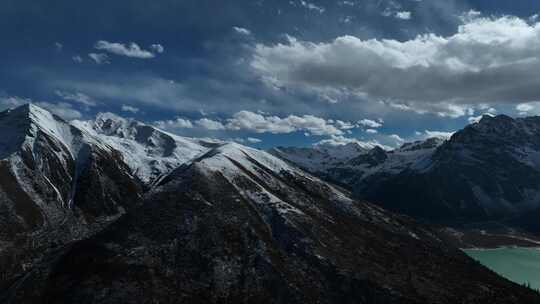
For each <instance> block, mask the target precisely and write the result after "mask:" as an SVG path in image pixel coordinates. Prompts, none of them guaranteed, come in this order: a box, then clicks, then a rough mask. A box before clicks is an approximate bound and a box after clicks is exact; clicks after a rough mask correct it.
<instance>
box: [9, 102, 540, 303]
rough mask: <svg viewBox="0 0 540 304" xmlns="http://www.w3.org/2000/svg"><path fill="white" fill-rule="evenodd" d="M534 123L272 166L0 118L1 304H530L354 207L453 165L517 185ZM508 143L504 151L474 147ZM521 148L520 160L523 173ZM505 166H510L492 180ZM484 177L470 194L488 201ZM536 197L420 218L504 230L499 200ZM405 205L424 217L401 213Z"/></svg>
mask: <svg viewBox="0 0 540 304" xmlns="http://www.w3.org/2000/svg"><path fill="white" fill-rule="evenodd" d="M499 120H502V121H503V122H504V123H507V124H508V125H510V126H513V127H515V132H512V135H513V136H521V137H520V138H519V140H516V141H514V137H513V136H512V137H510V135H507V136H508V137H503V135H504V134H506V132H508V128H509V126H507V125H504V126H502V127H500V129H499V131H495V130H492V129H491V128H493V129H497V128H499V127H498V126H499V123H498V121H499ZM535 123H536V120H535V119H531V120H528V119H523V120H513V119H511V118H508V119H507V118H506V117H497V118H493V119H483V120H482V121H481V122H480V123H479V124H478V125H472V126H470V127H468V128H466V129H465V130H463V131H462V132H464V134H460V132H458V133H457V134H456V135H454V136H453V137H452V139H451V140H449V141H446V142H443V141H440V140H428V141H426V142H417V143H413V144H409V145H404V146H403V147H401V148H400V149H398V150H396V151H385V150H383V149H381V148H378V147H376V148H373V149H368V147H361V146H354V145H351V146H347V147H345V148H343V147H342V148H340V149H339V150H340V153H337V152H332V149H331V148H330V147H327V148H325V149H322V148H317V149H316V150H309V149H304V150H295V149H291V148H288V149H281V148H280V149H275V150H272V151H270V152H271V153H268V152H265V151H261V150H257V149H253V148H249V147H245V146H242V145H239V144H234V143H226V142H220V141H213V140H201V139H193V138H185V137H179V136H176V135H173V134H169V133H167V132H164V131H161V130H159V129H157V128H155V127H152V126H150V125H146V124H144V123H141V122H137V121H134V120H130V119H124V118H121V117H118V116H115V115H113V114H100V115H98V117H97V118H96V119H95V120H94V121H74V122H67V121H64V120H63V119H61V118H60V117H57V116H55V115H53V114H51V113H49V112H48V111H46V110H44V109H42V108H40V107H37V106H35V105H31V104H29V105H25V106H22V107H19V108H16V109H12V110H7V111H4V112H1V113H0V130H1V132H2V136H1V137H0V159H1V160H0V225H1V226H0V228H1V229H0V270H1V273H0V301H1V302H2V303H119V302H120V303H238V302H242V303H254V302H260V303H538V301H539V300H540V297H539V296H538V293H536V292H534V291H532V290H530V289H527V288H525V287H521V286H519V285H516V284H514V283H512V282H510V281H508V280H506V279H503V278H501V277H499V276H498V275H496V274H495V273H493V272H491V271H490V270H488V269H486V268H484V267H483V266H481V265H480V264H479V263H477V262H475V261H473V260H472V259H470V258H468V257H467V256H466V255H465V254H464V253H463V252H461V251H460V250H459V249H457V248H455V247H454V246H453V245H451V244H448V243H447V242H445V241H444V238H443V237H442V236H441V235H440V234H439V233H438V232H437V231H436V230H433V229H432V228H430V227H429V226H427V225H424V224H420V223H418V222H417V221H415V220H413V219H412V218H410V217H407V216H403V215H398V214H394V213H392V212H389V211H386V210H385V209H382V208H381V207H379V206H377V205H374V204H372V203H369V202H367V201H366V200H363V199H359V197H361V196H362V195H365V196H366V197H373V198H381V197H382V198H384V200H383V199H381V200H380V201H383V202H386V203H384V204H383V205H384V206H388V207H390V208H391V209H398V210H399V208H392V207H393V206H405V205H406V201H404V199H403V197H405V196H403V197H402V196H398V195H397V194H399V193H402V192H403V191H405V192H403V193H407V192H406V190H402V189H408V187H410V186H409V185H407V184H406V185H405V186H404V187H403V188H399V187H396V188H394V187H395V185H394V184H395V183H397V182H395V179H396V178H397V177H399V176H401V175H402V174H403V176H407V178H408V179H410V178H412V177H413V176H414V175H411V174H418V175H422V174H433V175H428V177H425V180H429V178H432V180H430V181H431V182H433V183H434V182H437V181H438V180H437V179H435V177H434V176H437V177H438V176H439V175H437V174H442V173H441V172H446V171H444V170H450V169H452V168H454V167H453V166H454V163H450V164H449V163H448V162H449V161H451V162H457V161H462V162H463V163H464V164H466V165H463V166H462V167H458V168H459V169H463V170H465V169H467V170H469V171H464V172H465V173H463V174H470V176H472V177H474V176H476V175H475V174H474V172H475V171H474V170H473V169H471V168H470V166H472V165H476V164H481V165H485V166H487V163H485V162H487V161H495V164H496V166H495V168H496V169H493V170H495V171H490V172H489V173H485V174H486V175H487V174H491V173H492V172H499V171H497V170H498V168H501V169H500V170H503V169H504V168H510V166H512V169H515V170H524V171H516V172H514V171H509V172H508V173H506V174H508V175H506V176H507V177H509V178H510V177H515V176H518V175H519V177H520V179H519V181H522V180H525V179H526V177H530V176H533V175H532V173H530V172H533V171H530V172H529V171H526V170H529V167H530V166H531V165H532V164H533V163H534V154H533V152H531V151H536V150H534V149H536V148H537V146H536V145H533V144H534V143H536V142H535V140H534V139H531V138H529V137H530V136H528V135H530V134H535V133H534V132H535V130H537V129H534V128H533V127H534V125H535ZM486 125H491V127H487V126H486ZM525 127H526V128H525ZM522 129H524V130H522ZM519 130H522V131H519ZM538 130H540V128H538ZM493 132H500V133H501V134H492V133H493ZM502 139H507V140H508V143H507V146H503V145H501V144H496V145H495V146H494V147H491V146H490V147H487V146H486V145H489V144H491V145H494V144H495V143H494V141H495V140H499V141H500V140H502ZM497 143H498V142H497ZM469 146H470V148H469ZM525 148H527V149H525ZM520 149H521V150H520ZM296 151H299V152H298V153H297V152H296ZM520 151H521V152H523V153H524V154H525V153H528V154H527V155H529V156H523V158H519V155H524V154H517V153H518V152H520ZM512 153H516V154H515V155H514V154H512ZM276 155H277V156H276ZM288 155H289V156H288ZM290 155H294V156H295V157H296V158H295V159H292V157H291V156H290ZM311 155H312V156H311ZM508 155H512V156H511V157H512V159H511V160H512V161H514V162H512V163H510V164H507V165H504V162H505V161H510V159H509V158H508V157H510V156H508ZM278 156H279V157H278ZM494 157H498V158H497V159H495V160H494V159H493V158H494ZM285 159H286V160H285ZM528 162H530V163H528ZM518 164H523V166H521V167H520V166H518ZM310 166H311V167H310ZM503 166H507V167H503ZM301 167H302V168H303V169H302V168H301ZM449 168H450V169H449ZM480 168H483V167H480ZM453 170H458V169H456V168H454V169H453ZM530 170H533V169H530ZM308 171H311V172H312V173H308ZM432 172H436V173H432ZM449 172H450V173H455V172H456V171H449ZM470 172H473V173H470ZM313 173H317V175H319V176H316V175H315V174H313ZM499 173H500V174H504V171H500V172H499ZM525 173H527V174H529V175H527V176H525V175H522V174H525ZM483 177H484V175H479V176H477V178H476V179H471V181H472V182H476V183H477V184H478V186H479V187H483V186H484V185H483V184H482V183H480V181H482V178H483ZM533 177H534V176H533ZM414 178H416V176H414ZM491 178H492V180H494V181H497V182H499V180H498V179H499V178H502V175H491ZM325 179H328V180H330V181H335V182H339V184H340V185H351V186H353V187H352V188H353V189H355V188H356V187H358V192H357V190H355V191H353V193H351V192H350V191H348V190H346V189H345V188H344V187H342V186H340V185H337V183H334V182H327V181H325ZM425 180H424V181H425ZM442 180H443V181H445V179H442ZM450 180H453V179H452V176H449V177H447V179H446V181H450ZM492 180H488V181H492ZM366 181H372V182H370V183H367V182H366ZM533 182H534V181H530V183H529V184H527V183H525V182H523V183H518V184H519V185H520V186H523V188H519V187H517V186H516V187H515V189H519V190H521V189H529V190H530V192H519V191H517V192H516V193H521V194H523V193H529V195H528V196H516V197H514V196H512V195H514V194H513V193H514V192H512V191H510V190H509V191H507V192H505V191H504V189H506V188H501V189H503V190H501V192H488V193H494V194H493V195H499V194H500V195H502V197H501V198H500V200H496V201H495V202H494V203H493V206H491V205H489V208H488V207H486V206H488V204H487V198H486V200H483V201H481V202H479V203H478V204H479V206H480V207H481V208H480V207H479V208H473V207H470V206H469V204H462V205H459V206H457V207H456V206H453V205H452V204H451V203H450V201H451V200H454V199H458V200H459V199H463V198H464V197H467V196H466V195H469V194H463V195H462V194H461V192H459V193H457V194H455V196H450V197H449V198H448V202H447V201H445V202H441V203H438V202H437V203H433V206H432V207H426V209H427V210H429V212H435V211H436V210H437V208H438V207H439V205H440V206H446V207H447V209H444V210H441V211H437V212H440V213H439V214H441V215H442V214H444V212H448V211H447V210H455V211H456V212H455V213H454V214H458V211H463V212H462V213H459V214H461V215H459V216H458V218H459V219H461V218H471V219H476V218H477V217H478V218H482V217H484V216H486V217H496V216H499V215H500V213H501V212H504V211H505V210H507V209H505V208H503V207H505V206H506V205H505V204H503V203H502V202H506V201H508V202H511V203H512V207H513V208H512V210H514V211H515V212H516V213H519V212H521V211H522V210H534V208H536V207H537V206H535V204H534V200H533V197H534V195H533V191H534V188H528V187H529V185H531V186H530V187H532V184H533ZM398 184H399V183H398ZM367 185H371V186H367ZM443 185H446V184H443ZM426 186H427V187H430V186H436V184H428V185H426ZM449 186H453V187H454V188H450V190H448V191H453V190H455V189H458V188H459V189H461V188H460V187H462V184H457V185H455V186H454V185H453V184H449ZM366 187H367V188H370V189H369V191H366V190H365V189H367V188H366ZM371 187H373V188H371ZM494 187H495V186H494ZM499 187H502V182H499V184H497V186H496V187H495V189H499ZM394 189H396V190H394ZM487 190H489V189H484V191H487ZM529 190H527V191H529ZM394 191H396V192H395V193H396V194H394V195H391V193H393V192H394ZM400 191H402V192H400ZM441 191H442V190H441ZM382 192H384V193H387V195H386V196H382V195H380V193H382ZM441 195H442V194H441ZM392 197H394V198H395V200H396V201H395V202H394V203H393V204H394V205H392V203H391V202H390V201H391V198H392ZM428 197H429V196H428ZM433 197H438V196H433ZM430 198H431V197H430ZM475 198H476V196H475ZM510 198H515V199H514V200H510ZM378 202H379V200H378ZM466 202H469V201H466ZM482 204H484V205H485V206H484V205H482ZM462 206H464V207H462ZM471 206H472V203H471ZM403 208H404V207H403ZM415 208H417V209H421V207H420V203H418V204H417V205H411V209H408V210H413V211H414V210H416V209H415ZM451 208H453V209H451ZM508 208H509V207H508ZM405 209H406V208H405ZM399 211H403V210H399ZM409 213H410V214H413V215H416V213H415V212H409ZM441 218H444V217H441Z"/></svg>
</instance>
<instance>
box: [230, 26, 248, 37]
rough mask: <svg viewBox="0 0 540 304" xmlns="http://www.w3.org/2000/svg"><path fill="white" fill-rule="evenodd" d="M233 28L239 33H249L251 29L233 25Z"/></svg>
mask: <svg viewBox="0 0 540 304" xmlns="http://www.w3.org/2000/svg"><path fill="white" fill-rule="evenodd" d="M233 30H234V31H235V32H236V33H238V34H241V35H251V31H250V30H248V29H246V28H243V27H238V26H233Z"/></svg>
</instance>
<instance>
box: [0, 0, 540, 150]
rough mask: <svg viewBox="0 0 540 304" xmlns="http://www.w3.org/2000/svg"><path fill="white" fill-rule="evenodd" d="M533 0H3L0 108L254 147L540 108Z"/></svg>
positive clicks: (378, 136) (408, 130)
mask: <svg viewBox="0 0 540 304" xmlns="http://www.w3.org/2000/svg"><path fill="white" fill-rule="evenodd" d="M538 13H540V1H533V0H520V1H507V0H468V1H466V0H336V1H334V0H332V1H330V0H327V1H317V0H287V1H285V0H284V1H280V0H272V1H270V0H255V1H246V0H229V1H218V0H213V1H210V0H197V1H176V0H155V1H144V0H129V1H127V0H117V1H101V0H97V1H81V0H70V1H67V0H62V1H60V0H50V1H34V0H3V1H1V2H0V37H2V38H1V39H2V45H1V47H0V66H1V68H0V109H6V108H10V107H15V106H18V105H21V104H24V103H28V102H33V103H36V104H38V105H40V106H42V107H45V108H47V109H49V110H51V111H53V112H55V113H57V114H58V115H60V116H62V117H64V118H65V119H67V120H71V119H92V118H93V117H95V115H96V114H97V113H99V112H113V113H116V114H119V115H121V116H125V117H130V118H134V119H137V120H140V121H144V122H146V123H149V124H152V125H155V126H157V127H160V128H163V129H166V130H167V131H170V132H173V133H176V134H179V135H183V136H193V137H213V138H219V139H223V140H233V141H237V142H241V143H244V144H247V145H251V146H254V147H258V148H269V147H273V146H311V145H314V144H320V143H326V144H333V145H339V144H345V143H349V142H355V141H361V142H364V143H369V144H379V145H382V146H385V147H388V148H392V147H397V146H399V145H401V144H402V143H403V142H405V141H412V140H419V139H424V138H428V137H433V136H436V137H447V136H449V135H451V134H452V132H455V131H456V130H459V129H460V128H463V127H464V126H465V125H467V124H469V123H474V122H475V121H478V120H479V119H480V117H481V116H482V115H498V114H506V115H510V116H515V117H518V116H531V115H537V114H540V90H539V89H538V88H539V87H540V17H539V16H538V15H537V14H538Z"/></svg>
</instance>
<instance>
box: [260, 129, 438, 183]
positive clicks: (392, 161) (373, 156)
mask: <svg viewBox="0 0 540 304" xmlns="http://www.w3.org/2000/svg"><path fill="white" fill-rule="evenodd" d="M443 142H444V140H443V139H440V138H430V139H427V140H425V141H417V142H413V143H406V144H404V145H403V146H402V147H400V148H399V149H395V150H391V151H388V150H384V149H383V148H381V147H379V146H373V147H360V146H357V145H356V144H354V143H352V144H347V145H337V146H332V148H331V149H330V148H327V149H326V150H324V151H325V152H324V153H323V152H321V148H320V147H319V146H315V147H312V148H282V147H280V148H274V149H271V150H269V152H270V153H271V154H273V155H275V156H277V157H279V158H282V159H284V160H286V161H289V162H291V163H293V164H295V165H297V166H299V167H301V168H303V169H305V170H308V171H309V172H312V173H314V174H316V175H319V176H321V177H324V178H325V179H329V180H332V181H334V182H337V183H340V184H344V185H349V184H351V183H356V182H358V181H362V180H364V179H366V178H367V177H369V176H371V175H375V174H396V173H399V172H402V171H404V170H406V169H408V168H414V169H417V170H422V169H423V168H426V167H428V166H429V165H430V158H431V155H432V154H433V153H434V151H435V149H436V148H437V147H438V146H440V145H441V144H442V143H443ZM351 145H356V147H358V149H351V148H350V146H351ZM334 153H335V154H334ZM336 154H337V155H338V156H337V157H336V156H334V155H336ZM321 155H322V157H321Z"/></svg>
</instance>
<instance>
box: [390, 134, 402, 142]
mask: <svg viewBox="0 0 540 304" xmlns="http://www.w3.org/2000/svg"><path fill="white" fill-rule="evenodd" d="M388 137H389V138H391V139H393V140H395V141H396V142H398V143H403V142H405V139H403V138H401V136H399V135H397V134H392V135H389V136H388Z"/></svg>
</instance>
